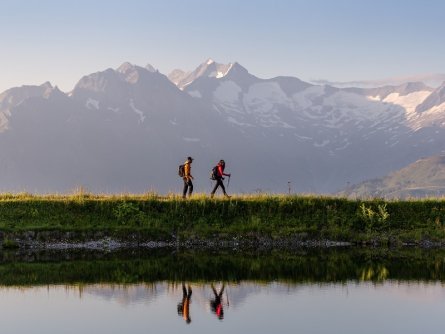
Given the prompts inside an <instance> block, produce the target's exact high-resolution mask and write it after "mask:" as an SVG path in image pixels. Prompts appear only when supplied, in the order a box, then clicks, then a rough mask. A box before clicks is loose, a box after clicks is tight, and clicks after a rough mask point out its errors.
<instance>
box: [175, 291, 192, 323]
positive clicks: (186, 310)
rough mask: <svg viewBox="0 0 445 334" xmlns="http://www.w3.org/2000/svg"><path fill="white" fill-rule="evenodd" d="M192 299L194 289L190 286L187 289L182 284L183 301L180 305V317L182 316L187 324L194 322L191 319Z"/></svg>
mask: <svg viewBox="0 0 445 334" xmlns="http://www.w3.org/2000/svg"><path fill="white" fill-rule="evenodd" d="M191 298H192V288H191V287H190V285H189V286H188V289H186V287H185V284H184V283H182V301H181V302H180V303H179V304H178V315H180V316H182V318H183V319H184V320H185V322H186V323H187V324H189V323H191V322H192V319H191V318H190V302H191Z"/></svg>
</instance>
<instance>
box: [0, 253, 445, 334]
mask: <svg viewBox="0 0 445 334" xmlns="http://www.w3.org/2000/svg"><path fill="white" fill-rule="evenodd" d="M215 264H216V267H215ZM444 264H445V252H444V251H441V250H439V251H419V250H406V251H397V252H395V251H390V250H386V251H381V250H380V251H371V250H341V251H338V250H329V251H328V250H323V251H311V252H307V251H298V252H290V251H289V252H283V251H273V252H266V253H239V252H236V253H231V252H226V253H223V254H221V253H213V254H208V252H203V253H182V252H179V253H178V252H160V253H159V252H155V253H137V254H134V253H133V254H99V255H97V254H83V253H77V254H74V255H73V254H69V255H67V254H37V255H35V254H25V255H24V254H20V255H17V254H13V255H5V254H3V260H2V262H1V264H0V285H1V287H0V319H1V322H0V326H1V329H2V332H3V333H45V334H48V333H49V334H51V333H179V332H181V333H209V332H211V333H274V332H277V333H428V332H443V328H444V327H445V285H444V284H445V281H444V279H443V277H444V274H445V270H444ZM209 268H210V271H209V270H208V269H209ZM218 268H219V269H218ZM218 270H219V272H218ZM237 272H238V273H239V278H238V277H236V276H237ZM219 278H221V279H219Z"/></svg>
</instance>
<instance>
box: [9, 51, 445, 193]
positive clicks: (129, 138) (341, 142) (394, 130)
mask: <svg viewBox="0 0 445 334" xmlns="http://www.w3.org/2000/svg"><path fill="white" fill-rule="evenodd" d="M444 144H445V83H443V84H441V85H439V86H438V87H429V86H427V85H426V84H424V83H422V82H406V83H403V84H401V85H395V86H382V87H374V88H360V87H347V88H338V87H333V86H330V85H316V84H311V83H308V82H304V81H301V80H299V79H298V78H295V77H285V76H281V77H275V78H271V79H261V78H258V77H256V76H255V75H253V74H251V73H249V72H248V70H247V69H246V68H244V67H243V66H241V65H240V64H238V63H236V62H234V63H229V64H218V63H216V62H214V61H213V60H211V59H208V60H206V61H205V62H203V63H202V64H201V65H199V66H198V67H197V68H196V69H195V70H193V71H184V70H180V69H177V70H174V71H172V72H171V73H170V74H168V75H164V74H162V73H159V71H157V70H156V69H155V68H154V67H153V66H151V65H147V66H145V67H140V66H136V65H133V64H130V63H124V64H122V65H121V66H120V67H118V68H117V69H106V70H104V71H100V72H96V73H92V74H89V75H86V76H84V77H82V78H81V79H80V80H79V82H78V83H77V84H76V86H75V87H74V89H73V90H72V91H70V92H62V91H60V90H59V89H58V88H57V87H54V86H52V85H51V84H50V83H48V82H47V83H44V84H42V85H40V86H22V87H16V88H11V89H9V90H7V91H5V92H3V93H1V94H0V191H30V192H43V193H45V192H67V191H70V190H72V189H74V188H75V187H79V186H83V187H85V188H87V189H88V190H90V191H94V192H127V191H128V192H144V191H151V190H152V191H158V192H162V193H166V192H177V191H178V190H179V189H180V188H181V184H182V181H181V179H180V178H179V177H178V176H177V166H178V165H179V164H180V163H182V162H183V161H184V160H185V158H186V157H187V156H192V157H194V158H195V161H194V163H193V167H192V174H193V175H194V176H195V187H196V189H197V191H204V192H208V191H209V190H210V188H211V181H210V180H209V177H208V175H209V172H210V170H211V168H212V167H213V166H214V165H215V164H216V162H217V161H219V160H220V159H225V160H226V163H227V172H230V173H231V174H232V180H231V183H230V189H229V191H231V192H232V191H233V192H241V193H242V192H255V191H267V192H287V191H288V187H289V185H290V187H291V189H290V190H291V191H292V192H305V193H308V192H310V193H334V192H337V191H339V190H340V189H342V188H345V187H347V186H351V185H353V184H356V183H360V182H363V181H365V180H369V179H374V178H378V177H382V176H384V175H387V174H388V173H390V172H392V171H395V170H398V169H400V168H403V167H405V166H407V165H408V164H410V163H413V162H415V161H417V160H418V159H420V158H422V157H427V156H433V155H438V154H441V153H442V152H443V150H444ZM289 182H290V183H289Z"/></svg>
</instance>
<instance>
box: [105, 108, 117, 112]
mask: <svg viewBox="0 0 445 334" xmlns="http://www.w3.org/2000/svg"><path fill="white" fill-rule="evenodd" d="M107 109H108V110H110V111H113V112H116V113H117V112H119V108H112V107H108V108H107Z"/></svg>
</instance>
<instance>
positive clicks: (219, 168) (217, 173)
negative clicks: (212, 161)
mask: <svg viewBox="0 0 445 334" xmlns="http://www.w3.org/2000/svg"><path fill="white" fill-rule="evenodd" d="M225 167H226V163H225V161H224V160H220V161H219V163H218V165H216V166H215V167H214V168H213V172H212V173H213V174H212V179H214V180H215V181H216V184H215V187H214V188H213V190H212V192H211V193H210V197H211V198H213V196H215V192H216V190H217V189H218V187H221V189H222V191H223V193H224V196H226V197H230V196H229V195H227V193H226V188H225V187H224V183H223V180H224V176H228V177H230V176H231V174H226V173H224V168H225Z"/></svg>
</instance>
